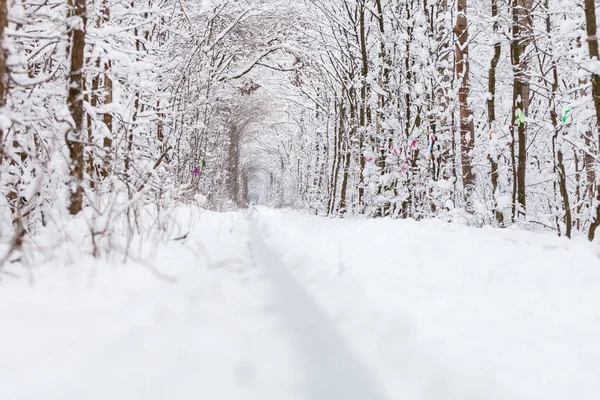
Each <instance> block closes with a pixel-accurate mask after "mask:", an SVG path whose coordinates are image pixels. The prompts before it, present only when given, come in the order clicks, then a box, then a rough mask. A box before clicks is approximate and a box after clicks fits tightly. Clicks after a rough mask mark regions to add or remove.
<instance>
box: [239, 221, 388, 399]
mask: <svg viewBox="0 0 600 400" xmlns="http://www.w3.org/2000/svg"><path fill="white" fill-rule="evenodd" d="M256 218H257V216H256V213H252V214H251V215H250V217H249V219H250V221H249V224H250V227H249V234H250V248H251V252H252V255H253V258H254V261H255V262H256V263H258V264H259V265H261V266H262V267H263V268H264V269H265V271H266V272H267V274H268V278H269V279H270V280H271V282H272V284H273V286H274V288H275V292H276V296H277V297H278V312H279V314H280V315H281V318H282V319H283V320H284V321H285V322H286V323H287V326H288V328H289V330H290V331H291V334H292V335H293V337H294V339H295V347H296V351H297V353H298V354H299V356H300V359H301V362H302V364H303V365H302V370H303V371H304V374H305V375H304V377H303V390H304V396H302V397H303V398H306V399H311V400H330V399H332V398H336V399H345V400H367V399H368V400H384V399H387V396H385V395H384V394H383V392H382V390H381V389H380V387H381V385H380V384H379V383H378V382H377V381H376V380H375V379H374V377H373V376H372V374H371V373H370V371H368V370H367V369H366V368H365V367H364V365H362V363H361V362H360V361H359V360H358V359H357V358H356V357H355V356H354V355H353V353H352V351H351V350H350V348H349V347H348V346H347V345H346V343H345V340H344V338H343V337H342V336H341V335H340V333H339V332H338V331H337V329H336V327H335V326H334V324H333V322H332V321H331V320H330V319H329V318H328V317H327V316H326V315H325V313H324V312H323V311H322V310H321V309H320V308H319V306H318V305H317V304H316V303H315V301H314V300H313V299H312V298H311V297H310V296H309V295H308V293H307V292H306V291H305V289H304V288H303V287H302V285H301V284H300V283H299V282H298V281H297V280H296V278H294V277H293V276H292V275H291V274H290V273H289V272H288V271H287V270H286V268H285V266H284V265H283V263H282V262H281V260H280V259H279V257H278V255H277V254H275V252H274V251H273V250H271V249H270V248H269V247H268V246H267V244H266V243H265V241H264V239H263V236H262V233H261V231H260V228H259V227H258V224H257V221H256Z"/></svg>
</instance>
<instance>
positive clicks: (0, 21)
mask: <svg viewBox="0 0 600 400" xmlns="http://www.w3.org/2000/svg"><path fill="white" fill-rule="evenodd" d="M6 2H7V0H0V110H1V109H3V108H4V107H6V93H7V92H8V79H7V70H6V54H5V53H4V30H5V29H6V26H7V24H8V15H7V14H8V8H7V6H6ZM3 160H4V131H3V130H2V129H0V165H1V164H2V161H3Z"/></svg>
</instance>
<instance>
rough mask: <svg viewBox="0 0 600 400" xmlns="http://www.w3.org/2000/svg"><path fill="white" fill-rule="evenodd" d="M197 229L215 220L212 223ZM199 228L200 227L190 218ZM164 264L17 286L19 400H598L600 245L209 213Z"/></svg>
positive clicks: (2, 375)
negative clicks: (151, 270) (599, 248)
mask: <svg viewBox="0 0 600 400" xmlns="http://www.w3.org/2000/svg"><path fill="white" fill-rule="evenodd" d="M196 214H197V213H196ZM188 218H190V217H189V216H188ZM193 218H195V219H196V221H195V222H196V223H195V225H194V228H193V230H192V232H191V233H190V234H189V235H188V237H187V239H186V240H184V241H173V242H172V244H170V245H168V246H166V247H161V248H159V249H158V250H157V254H156V257H155V259H154V260H153V265H155V266H156V268H157V269H159V270H160V271H161V272H162V273H164V274H167V275H169V276H173V277H175V278H177V283H167V282H164V281H161V280H158V279H156V278H155V276H154V275H153V274H151V273H149V272H148V270H147V268H146V267H143V266H139V265H133V264H129V265H124V266H111V265H106V264H105V263H104V264H103V263H98V262H94V261H92V260H90V259H81V260H80V261H79V262H78V263H76V264H73V265H70V266H66V267H58V266H52V265H44V266H40V267H38V268H37V269H36V273H35V275H36V279H35V283H34V284H33V286H30V285H29V284H28V283H27V282H26V281H25V280H15V279H12V278H9V277H6V276H5V277H3V280H2V282H1V283H0V390H1V397H2V398H3V399H11V400H12V399H39V398H45V399H49V400H54V399H61V400H62V399H77V400H81V399H106V398H111V399H123V400H129V399H144V400H153V399H198V398H208V399H227V400H229V399H231V400H233V399H261V400H268V399H315V400H319V399H357V400H358V399H369V400H379V399H409V400H410V399H471V398H473V399H511V400H512V399H542V398H543V399H545V400H551V399H565V398H569V399H591V398H595V396H596V395H597V393H600V378H599V377H600V259H599V258H598V256H597V255H596V249H595V247H594V246H593V245H591V244H588V243H585V242H583V241H567V240H563V239H560V238H556V237H553V236H552V235H544V234H534V233H528V232H523V231H518V230H494V229H474V228H466V227H462V226H458V225H451V224H446V223H442V222H436V221H426V222H415V221H398V220H337V219H326V218H318V217H311V216H307V215H303V214H300V213H293V212H283V211H274V210H269V209H262V208H259V209H254V210H251V211H249V212H247V213H212V212H203V213H202V214H201V215H200V216H195V217H193Z"/></svg>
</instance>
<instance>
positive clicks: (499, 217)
mask: <svg viewBox="0 0 600 400" xmlns="http://www.w3.org/2000/svg"><path fill="white" fill-rule="evenodd" d="M492 19H493V20H494V36H496V35H497V34H498V0H492ZM495 40H496V42H495V43H494V56H493V57H492V61H491V62H490V70H489V72H488V90H489V93H490V94H489V96H490V98H489V99H488V104H487V106H488V125H489V126H488V127H489V129H490V132H491V135H496V134H497V132H496V67H497V66H498V62H499V61H500V55H501V54H502V44H501V43H500V41H499V40H498V39H495ZM490 139H491V137H490ZM497 158H498V157H497V154H491V153H490V166H491V172H492V173H491V178H492V189H493V190H492V196H493V198H494V215H495V217H496V221H497V222H498V224H499V225H502V224H503V223H504V215H503V214H502V211H500V210H498V201H497V195H498V193H497V191H498V159H497Z"/></svg>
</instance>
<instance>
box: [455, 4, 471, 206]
mask: <svg viewBox="0 0 600 400" xmlns="http://www.w3.org/2000/svg"><path fill="white" fill-rule="evenodd" d="M456 4H457V11H458V15H457V17H456V28H455V33H456V37H457V39H458V41H457V43H456V74H457V76H458V78H459V79H460V87H459V89H458V102H459V107H460V137H461V141H460V143H461V166H462V168H461V171H462V179H463V186H464V189H465V196H466V199H465V201H466V204H467V210H469V211H472V208H471V207H472V204H471V203H472V200H471V193H472V191H473V186H474V185H475V176H474V175H473V168H472V166H471V157H472V154H471V153H472V151H473V148H474V147H475V129H474V123H473V112H472V111H471V108H470V107H469V91H470V87H469V29H468V26H467V0H457V3H456Z"/></svg>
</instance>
